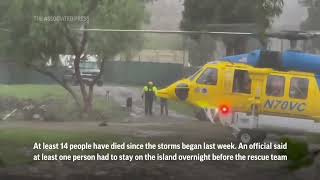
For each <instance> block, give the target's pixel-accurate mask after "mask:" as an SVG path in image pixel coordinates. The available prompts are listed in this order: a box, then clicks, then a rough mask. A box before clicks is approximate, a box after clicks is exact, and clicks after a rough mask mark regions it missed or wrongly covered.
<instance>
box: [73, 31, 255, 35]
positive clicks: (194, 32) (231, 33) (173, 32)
mask: <svg viewBox="0 0 320 180" xmlns="http://www.w3.org/2000/svg"><path fill="white" fill-rule="evenodd" d="M75 30H78V31H93V32H133V33H159V34H161V33H163V34H216V35H244V36H251V35H254V33H248V32H223V31H213V32H210V31H170V30H130V29H75Z"/></svg>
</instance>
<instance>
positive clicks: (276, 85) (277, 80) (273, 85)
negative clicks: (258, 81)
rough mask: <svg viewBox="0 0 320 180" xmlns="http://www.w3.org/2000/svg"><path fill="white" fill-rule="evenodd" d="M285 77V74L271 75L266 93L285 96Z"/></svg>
mask: <svg viewBox="0 0 320 180" xmlns="http://www.w3.org/2000/svg"><path fill="white" fill-rule="evenodd" d="M284 86H285V78H284V77H283V76H269V77H268V82H267V89H266V93H267V95H268V96H274V97H282V96H284Z"/></svg>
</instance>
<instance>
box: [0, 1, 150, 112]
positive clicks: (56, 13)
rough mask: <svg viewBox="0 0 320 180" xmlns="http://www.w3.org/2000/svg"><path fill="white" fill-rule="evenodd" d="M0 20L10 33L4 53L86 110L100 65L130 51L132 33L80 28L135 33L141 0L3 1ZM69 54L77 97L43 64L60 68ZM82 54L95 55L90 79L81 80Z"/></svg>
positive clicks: (141, 10)
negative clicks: (96, 61) (96, 66)
mask: <svg viewBox="0 0 320 180" xmlns="http://www.w3.org/2000/svg"><path fill="white" fill-rule="evenodd" d="M0 8H1V14H2V15H3V16H1V22H2V23H3V25H4V26H5V27H7V28H8V29H9V30H10V33H9V36H10V37H9V43H6V47H7V50H8V55H10V56H12V57H14V58H15V59H17V60H19V61H18V62H19V63H22V64H24V65H26V66H28V67H30V68H32V69H33V70H36V71H38V72H40V73H42V74H44V75H46V76H49V77H51V78H52V79H54V80H55V81H56V82H57V83H59V84H60V85H61V86H62V87H64V88H65V89H66V90H67V91H68V92H69V93H70V94H71V95H72V96H73V98H74V99H75V101H76V102H77V104H78V105H79V106H81V107H82V109H83V112H86V113H88V112H90V111H91V109H92V101H93V88H94V85H95V84H96V82H97V80H98V79H99V78H100V77H101V76H102V73H103V70H104V64H105V61H106V60H108V59H110V58H111V57H113V56H114V55H116V54H117V53H119V52H120V51H125V50H127V49H129V48H130V46H131V45H132V43H133V42H135V41H136V40H137V39H139V36H138V35H136V34H120V33H109V34H98V33H93V32H88V31H82V30H81V29H87V28H97V27H98V28H109V29H111V28H114V29H139V28H140V27H141V25H142V24H143V22H144V19H145V14H144V1H142V0H130V1H128V0H6V1H1V3H0ZM65 53H68V54H70V53H71V54H73V55H74V56H75V60H74V62H73V63H74V70H75V76H76V78H77V79H78V81H79V84H80V92H81V97H82V98H81V100H80V98H79V97H78V96H77V93H75V92H74V90H73V89H71V88H70V87H69V85H68V84H67V83H66V82H65V81H64V80H63V79H62V78H61V77H59V76H57V75H56V74H57V73H55V72H53V71H52V70H51V69H52V68H50V67H48V66H47V62H48V60H49V59H51V61H52V62H53V65H54V66H58V65H59V54H65ZM86 54H96V55H99V58H100V59H101V63H100V64H101V67H100V68H101V72H100V74H99V75H98V76H97V78H95V79H94V80H92V81H86V82H85V80H84V79H82V77H81V72H80V68H79V64H80V61H81V58H82V56H84V55H86Z"/></svg>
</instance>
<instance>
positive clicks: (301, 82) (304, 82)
mask: <svg viewBox="0 0 320 180" xmlns="http://www.w3.org/2000/svg"><path fill="white" fill-rule="evenodd" d="M308 87H309V80H308V79H304V78H292V79H291V83H290V97H291V98H296V99H306V98H307V96H308Z"/></svg>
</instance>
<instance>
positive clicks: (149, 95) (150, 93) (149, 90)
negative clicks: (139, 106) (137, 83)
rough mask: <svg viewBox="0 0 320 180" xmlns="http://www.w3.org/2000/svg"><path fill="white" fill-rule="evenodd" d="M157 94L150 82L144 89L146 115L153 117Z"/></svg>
mask: <svg viewBox="0 0 320 180" xmlns="http://www.w3.org/2000/svg"><path fill="white" fill-rule="evenodd" d="M156 92H157V88H156V86H154V85H153V82H151V81H150V82H148V85H147V86H144V87H143V94H142V98H144V107H145V115H152V106H153V101H154V99H155V95H156Z"/></svg>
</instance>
